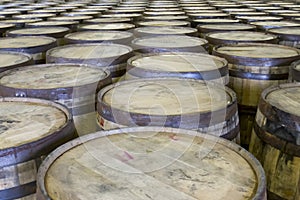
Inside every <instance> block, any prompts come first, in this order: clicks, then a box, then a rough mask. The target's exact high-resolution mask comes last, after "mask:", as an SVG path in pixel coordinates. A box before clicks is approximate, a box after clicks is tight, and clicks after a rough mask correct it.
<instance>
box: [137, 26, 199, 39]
mask: <svg viewBox="0 0 300 200" xmlns="http://www.w3.org/2000/svg"><path fill="white" fill-rule="evenodd" d="M133 33H134V36H135V37H143V36H160V35H188V36H198V30H197V29H195V28H189V27H177V26H173V27H172V26H171V27H164V26H161V27H160V26H158V27H150V26H149V27H147V26H146V27H140V28H135V29H134V30H133Z"/></svg>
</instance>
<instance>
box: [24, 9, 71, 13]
mask: <svg viewBox="0 0 300 200" xmlns="http://www.w3.org/2000/svg"><path fill="white" fill-rule="evenodd" d="M65 11H66V10H63V9H56V10H55V9H43V10H31V11H29V12H28V13H35V14H37V13H40V14H41V13H61V12H65Z"/></svg>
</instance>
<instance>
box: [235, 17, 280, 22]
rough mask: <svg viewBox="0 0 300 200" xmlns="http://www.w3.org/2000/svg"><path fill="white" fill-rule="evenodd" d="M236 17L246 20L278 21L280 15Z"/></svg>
mask: <svg viewBox="0 0 300 200" xmlns="http://www.w3.org/2000/svg"><path fill="white" fill-rule="evenodd" d="M236 18H237V19H242V20H246V21H279V20H282V17H278V16H237V17H236Z"/></svg>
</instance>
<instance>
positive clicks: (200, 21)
mask: <svg viewBox="0 0 300 200" xmlns="http://www.w3.org/2000/svg"><path fill="white" fill-rule="evenodd" d="M193 22H194V23H197V24H223V23H238V22H239V20H237V19H219V18H216V19H194V20H193Z"/></svg>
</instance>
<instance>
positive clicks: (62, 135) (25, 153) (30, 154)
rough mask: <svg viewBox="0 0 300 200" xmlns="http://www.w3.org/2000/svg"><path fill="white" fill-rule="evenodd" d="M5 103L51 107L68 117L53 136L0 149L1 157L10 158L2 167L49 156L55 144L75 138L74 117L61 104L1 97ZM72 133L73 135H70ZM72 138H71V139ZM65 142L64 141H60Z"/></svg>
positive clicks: (6, 159)
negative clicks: (37, 150)
mask: <svg viewBox="0 0 300 200" xmlns="http://www.w3.org/2000/svg"><path fill="white" fill-rule="evenodd" d="M3 101H9V102H25V103H39V104H42V105H49V106H52V107H55V108H57V109H59V110H60V111H62V112H63V113H64V115H65V116H66V122H65V124H64V125H63V126H62V127H60V128H58V129H57V130H54V131H52V133H51V134H49V135H47V136H45V137H42V138H39V139H37V140H35V141H31V142H30V143H25V144H21V145H19V146H14V147H9V148H5V149H0V157H5V156H9V157H8V158H5V161H4V160H3V162H1V163H0V164H1V167H4V166H9V165H12V164H18V163H22V162H26V161H28V160H31V159H33V158H35V157H36V156H40V155H43V154H45V153H46V154H47V153H49V152H50V151H51V148H52V150H53V149H54V148H53V147H52V146H51V144H53V142H55V143H57V142H58V143H60V144H62V143H63V141H66V140H69V139H73V138H74V137H75V127H74V123H73V116H72V114H71V112H70V110H69V109H68V108H67V107H66V106H64V105H62V104H60V103H56V102H53V101H49V100H45V99H37V98H20V97H0V102H3ZM71 133H72V135H70V134H71ZM70 137H71V138H70ZM59 140H63V141H59ZM43 143H46V144H48V145H50V146H48V145H46V146H43ZM33 148H38V149H39V150H41V151H39V152H34V151H32V149H33ZM17 153H19V154H21V155H19V156H17V155H16V154H17Z"/></svg>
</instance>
